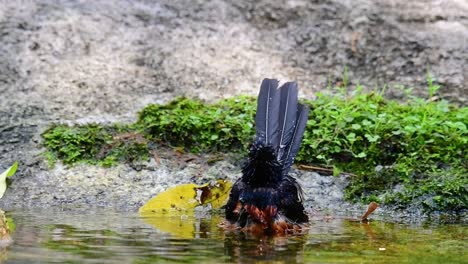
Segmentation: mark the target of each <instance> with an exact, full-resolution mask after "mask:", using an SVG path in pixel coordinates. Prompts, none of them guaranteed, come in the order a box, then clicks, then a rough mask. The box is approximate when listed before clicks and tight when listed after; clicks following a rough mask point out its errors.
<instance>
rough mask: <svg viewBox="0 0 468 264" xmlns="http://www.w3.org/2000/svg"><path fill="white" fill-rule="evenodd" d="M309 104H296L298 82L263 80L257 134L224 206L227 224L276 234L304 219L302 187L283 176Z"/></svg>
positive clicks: (293, 228) (299, 224)
mask: <svg viewBox="0 0 468 264" xmlns="http://www.w3.org/2000/svg"><path fill="white" fill-rule="evenodd" d="M308 112H309V109H308V108H307V107H305V106H304V105H301V104H299V103H298V100H297V84H296V83H295V82H287V83H285V84H284V85H282V86H281V87H279V88H278V81H277V80H273V79H264V80H263V82H262V84H261V87H260V93H259V95H258V102H257V115H256V117H255V123H256V137H255V141H254V142H253V143H252V144H251V146H250V152H249V157H248V160H247V162H246V163H245V164H244V166H243V168H242V177H241V178H239V179H238V180H237V181H236V183H235V184H234V186H233V188H232V190H231V193H230V196H229V200H228V202H227V204H226V206H225V210H226V220H227V221H226V222H225V225H226V227H227V228H235V229H241V230H245V231H251V232H254V233H256V232H261V233H273V234H275V233H276V234H281V233H288V232H293V231H297V230H298V229H301V228H302V227H303V225H304V224H306V223H307V222H308V221H309V218H308V216H307V215H306V213H305V212H304V206H303V205H302V200H303V197H302V189H301V186H300V185H299V184H298V182H297V181H296V180H295V179H294V178H293V177H291V176H289V175H288V172H289V169H290V167H291V165H292V164H293V162H294V158H295V156H296V154H297V152H298V150H299V147H300V145H301V141H302V136H303V134H304V130H305V126H306V123H307V116H308Z"/></svg>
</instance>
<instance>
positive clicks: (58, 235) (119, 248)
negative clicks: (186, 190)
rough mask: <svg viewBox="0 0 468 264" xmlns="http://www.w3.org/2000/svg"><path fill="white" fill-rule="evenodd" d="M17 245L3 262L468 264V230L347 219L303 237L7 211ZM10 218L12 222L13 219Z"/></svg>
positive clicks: (164, 221) (323, 222) (155, 220)
mask: <svg viewBox="0 0 468 264" xmlns="http://www.w3.org/2000/svg"><path fill="white" fill-rule="evenodd" d="M6 216H7V218H9V219H12V220H13V222H14V225H15V227H14V228H12V229H13V230H12V231H11V236H12V238H13V240H14V242H13V243H12V244H11V245H9V246H8V247H7V248H3V249H2V250H1V253H0V254H1V255H0V263H1V262H2V260H6V263H166V262H184V263H193V262H198V263H220V262H236V263H251V262H257V263H258V262H265V263H271V262H275V263H283V262H287V263H468V255H467V252H468V250H467V249H468V243H467V234H468V227H467V226H466V225H462V224H450V225H406V224H397V223H386V222H380V221H372V222H370V223H369V224H362V223H359V222H355V221H352V220H347V219H344V218H335V219H330V218H320V217H317V218H316V219H313V220H312V221H311V226H310V230H308V232H307V233H306V234H303V235H296V236H288V237H254V236H249V235H247V234H243V233H225V232H224V231H222V230H220V229H219V228H218V224H219V223H220V222H221V221H222V217H221V216H220V215H219V214H216V213H214V214H207V215H198V216H194V215H191V216H187V215H184V214H181V215H172V216H167V215H153V216H150V217H140V216H139V215H138V214H137V213H121V212H113V211H112V212H111V211H99V210H98V211H96V210H94V211H86V210H33V211H10V212H7V213H6ZM10 221H11V220H10Z"/></svg>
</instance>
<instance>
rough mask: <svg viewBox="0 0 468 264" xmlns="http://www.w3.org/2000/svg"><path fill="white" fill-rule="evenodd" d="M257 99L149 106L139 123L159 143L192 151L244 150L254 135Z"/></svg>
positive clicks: (245, 98)
mask: <svg viewBox="0 0 468 264" xmlns="http://www.w3.org/2000/svg"><path fill="white" fill-rule="evenodd" d="M255 109H256V108H255V103H254V99H252V98H250V97H237V98H232V99H227V100H223V101H220V102H219V103H217V104H204V103H202V102H200V101H195V100H190V99H187V98H178V99H176V100H174V101H172V102H171V103H169V104H167V105H149V106H147V107H145V108H144V109H143V110H142V111H141V112H140V113H139V119H138V124H139V125H140V126H141V127H144V131H145V133H147V134H148V135H150V137H151V138H152V139H155V140H157V141H164V142H170V143H171V144H173V145H176V146H183V147H185V148H187V149H189V150H191V151H192V152H199V151H209V150H222V149H226V148H232V147H241V146H243V145H244V144H246V143H248V142H250V141H251V138H252V136H253V134H254V128H253V121H254V116H255Z"/></svg>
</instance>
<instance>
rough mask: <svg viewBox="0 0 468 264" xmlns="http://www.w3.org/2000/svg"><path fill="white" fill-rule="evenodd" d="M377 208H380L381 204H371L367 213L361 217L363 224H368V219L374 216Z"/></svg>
mask: <svg viewBox="0 0 468 264" xmlns="http://www.w3.org/2000/svg"><path fill="white" fill-rule="evenodd" d="M377 207H379V204H378V203H376V202H371V203H370V204H369V206H368V207H367V211H366V212H365V213H364V214H363V215H362V216H361V221H362V222H367V221H368V220H367V217H368V216H369V215H370V214H372V212H374V211H375V209H377Z"/></svg>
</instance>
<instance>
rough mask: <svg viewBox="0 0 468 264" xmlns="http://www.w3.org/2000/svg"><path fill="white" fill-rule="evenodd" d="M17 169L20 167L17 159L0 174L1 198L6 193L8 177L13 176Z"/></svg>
mask: <svg viewBox="0 0 468 264" xmlns="http://www.w3.org/2000/svg"><path fill="white" fill-rule="evenodd" d="M17 169H18V162H17V161H15V163H13V165H11V167H10V168H8V169H7V170H6V171H4V172H3V173H2V174H0V198H2V197H3V194H5V191H6V188H7V184H6V178H7V177H11V176H13V175H14V174H15V172H16V170H17Z"/></svg>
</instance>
